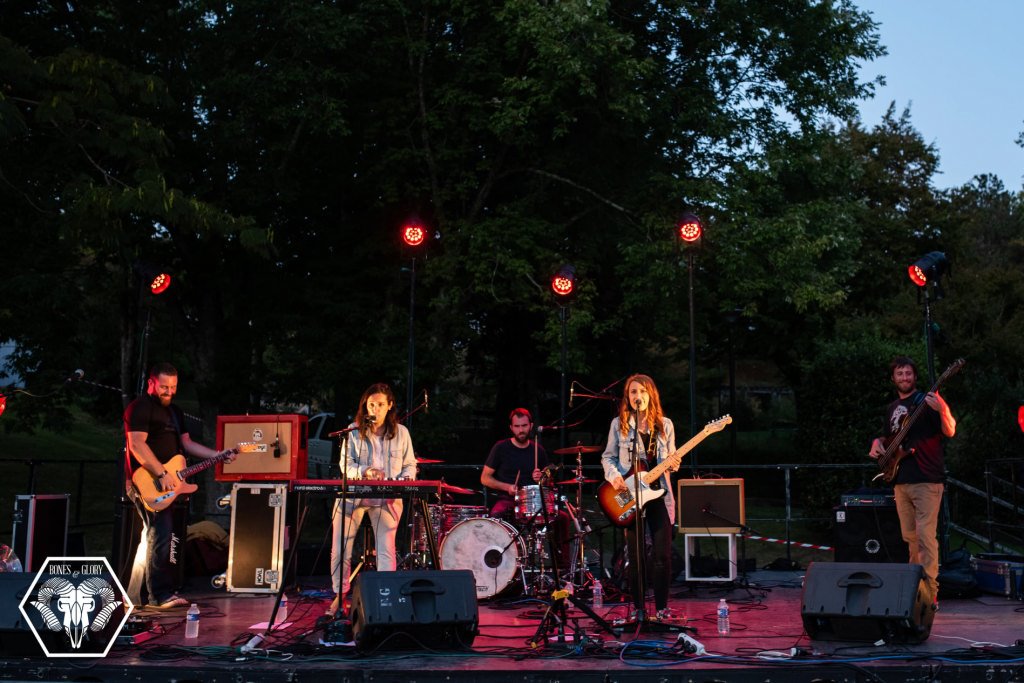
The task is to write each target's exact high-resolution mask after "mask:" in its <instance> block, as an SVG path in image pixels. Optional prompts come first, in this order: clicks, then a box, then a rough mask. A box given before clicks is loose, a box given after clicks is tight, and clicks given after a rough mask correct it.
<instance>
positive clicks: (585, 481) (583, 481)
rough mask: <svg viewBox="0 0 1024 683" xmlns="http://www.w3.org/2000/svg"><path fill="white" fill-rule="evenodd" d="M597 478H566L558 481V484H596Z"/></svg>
mask: <svg viewBox="0 0 1024 683" xmlns="http://www.w3.org/2000/svg"><path fill="white" fill-rule="evenodd" d="M596 483H597V479H579V480H576V479H566V480H565V481H556V482H555V485H556V486H575V485H576V484H596Z"/></svg>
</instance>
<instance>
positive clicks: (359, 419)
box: [356, 382, 398, 439]
mask: <svg viewBox="0 0 1024 683" xmlns="http://www.w3.org/2000/svg"><path fill="white" fill-rule="evenodd" d="M374 394H384V396H386V397H387V399H388V403H390V404H391V409H390V410H388V414H387V415H385V416H384V438H385V439H393V438H395V433H396V432H397V431H398V417H397V416H396V414H395V393H394V392H393V391H391V387H389V386H388V385H387V384H384V383H383V382H377V383H376V384H371V385H370V386H369V387H367V388H366V391H364V392H363V397H362V398H361V399H359V410H357V411H356V424H357V425H358V426H359V436H361V437H363V438H364V439H366V438H369V436H370V432H371V431H373V427H374V425H373V423H371V422H367V421H366V402H367V401H368V400H369V398H370V397H371V396H373V395H374Z"/></svg>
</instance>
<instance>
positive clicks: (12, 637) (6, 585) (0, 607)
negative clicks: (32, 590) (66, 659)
mask: <svg viewBox="0 0 1024 683" xmlns="http://www.w3.org/2000/svg"><path fill="white" fill-rule="evenodd" d="M35 577H36V575H35V572H3V573H0V655H2V656H4V657H42V656H43V650H42V648H41V647H39V641H37V640H36V637H35V636H34V635H32V631H30V630H29V627H28V622H27V621H26V620H25V617H24V615H23V614H22V613H21V610H19V609H18V605H19V604H20V603H21V601H22V600H24V599H25V595H26V594H27V593H28V588H29V586H30V585H32V579H34V578H35ZM36 626H37V630H38V627H42V628H44V629H45V626H43V623H42V619H41V618H40V620H39V623H38V624H36Z"/></svg>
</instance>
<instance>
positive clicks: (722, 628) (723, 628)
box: [718, 598, 729, 636]
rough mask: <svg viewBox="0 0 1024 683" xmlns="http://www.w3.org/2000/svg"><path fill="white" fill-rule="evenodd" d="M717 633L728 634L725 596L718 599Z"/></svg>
mask: <svg viewBox="0 0 1024 683" xmlns="http://www.w3.org/2000/svg"><path fill="white" fill-rule="evenodd" d="M718 634H719V635H722V636H727V635H729V603H727V602H726V601H725V598H722V599H721V600H719V601H718Z"/></svg>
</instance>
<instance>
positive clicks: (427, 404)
mask: <svg viewBox="0 0 1024 683" xmlns="http://www.w3.org/2000/svg"><path fill="white" fill-rule="evenodd" d="M423 414H424V415H430V395H429V394H428V393H427V390H426V389H424V390H423Z"/></svg>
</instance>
